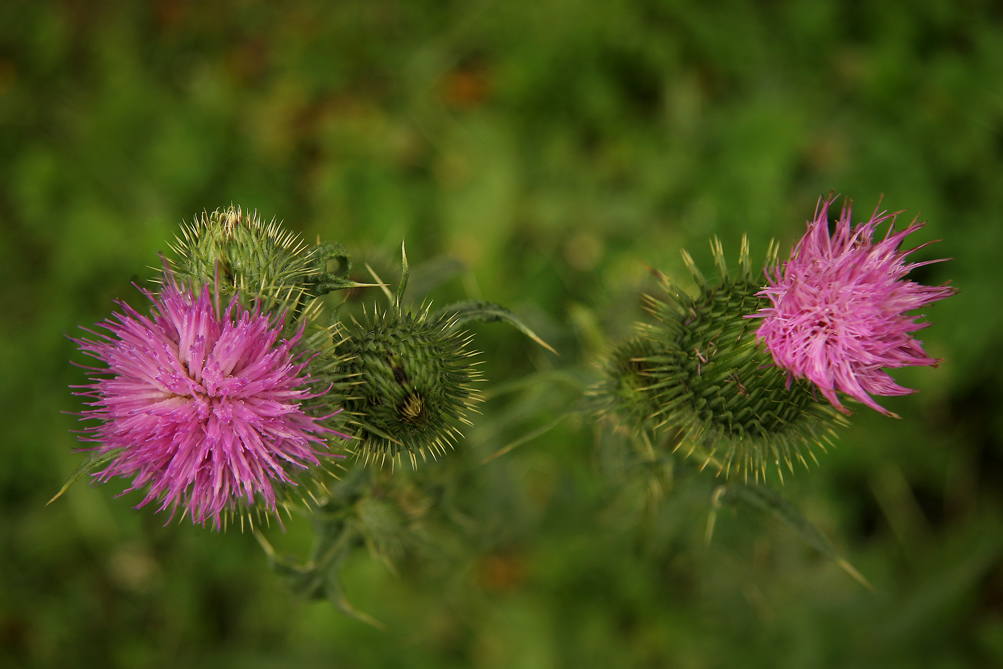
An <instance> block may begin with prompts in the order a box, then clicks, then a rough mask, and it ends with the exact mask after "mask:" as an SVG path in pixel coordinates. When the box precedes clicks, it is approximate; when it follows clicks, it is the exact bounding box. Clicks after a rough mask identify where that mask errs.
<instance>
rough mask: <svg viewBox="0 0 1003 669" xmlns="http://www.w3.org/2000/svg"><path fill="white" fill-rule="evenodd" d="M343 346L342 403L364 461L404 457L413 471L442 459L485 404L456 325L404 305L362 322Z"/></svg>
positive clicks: (464, 340)
mask: <svg viewBox="0 0 1003 669" xmlns="http://www.w3.org/2000/svg"><path fill="white" fill-rule="evenodd" d="M362 320H363V322H362V323H361V324H360V323H355V324H354V327H352V326H349V327H348V336H347V338H346V339H345V340H344V342H342V344H341V345H340V346H339V347H338V353H339V355H340V356H342V357H343V358H344V359H345V360H347V362H345V363H344V364H343V365H342V367H341V371H342V374H343V376H344V377H345V378H346V379H347V380H348V381H349V382H350V383H352V386H351V387H350V388H349V390H348V392H347V396H346V397H345V399H344V400H343V401H342V406H343V407H344V409H345V418H346V420H347V422H348V429H349V430H350V431H354V434H353V436H354V437H355V438H356V442H355V444H356V449H357V454H358V455H359V457H361V458H362V459H363V460H365V461H366V462H369V461H377V460H378V461H379V462H380V463H381V464H382V463H383V462H385V461H386V459H387V458H390V459H391V462H395V461H397V460H399V459H400V456H401V454H406V455H407V457H408V458H409V459H410V460H411V464H412V466H417V457H418V456H421V458H422V459H423V460H424V459H426V458H427V456H428V455H429V454H431V455H432V456H433V457H435V456H436V455H438V454H440V453H443V452H444V451H445V449H446V447H447V446H451V445H452V444H453V442H454V441H455V439H456V437H457V436H458V435H459V430H458V429H457V427H456V423H466V424H469V421H468V420H467V418H466V414H467V411H468V410H470V409H472V408H473V405H474V404H475V403H476V402H478V401H479V400H480V396H479V394H478V393H477V392H476V391H475V390H474V389H473V387H472V384H473V382H475V381H477V380H478V379H479V378H480V374H479V373H478V372H477V370H476V369H475V367H474V364H475V363H472V362H471V360H470V358H471V357H472V356H474V355H476V354H477V353H476V351H471V350H469V349H468V348H467V344H468V343H469V342H470V336H469V335H467V334H465V333H463V332H460V331H457V329H456V321H455V319H454V318H448V317H438V316H429V313H428V309H425V310H422V311H419V312H418V313H417V314H413V313H411V312H410V311H404V310H402V309H401V308H400V307H399V306H396V305H395V306H392V307H391V308H389V309H387V310H386V311H382V312H381V311H378V310H376V311H374V312H373V314H372V316H370V315H369V314H366V315H364V317H363V319H362Z"/></svg>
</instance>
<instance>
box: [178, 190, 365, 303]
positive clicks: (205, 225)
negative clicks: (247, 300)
mask: <svg viewBox="0 0 1003 669" xmlns="http://www.w3.org/2000/svg"><path fill="white" fill-rule="evenodd" d="M172 249H173V251H174V253H175V255H176V256H177V260H176V261H175V262H174V263H173V264H172V265H173V269H174V272H175V273H176V274H177V275H178V276H179V277H180V278H182V279H191V280H193V281H194V282H195V283H197V284H199V285H214V286H216V287H217V290H220V291H222V292H223V293H224V294H226V295H234V294H239V295H241V296H248V297H253V298H255V299H256V300H257V301H258V302H259V303H260V304H261V306H262V308H264V309H266V310H272V311H289V310H292V311H296V310H297V308H298V307H299V306H300V305H301V303H302V301H303V298H304V297H311V296H317V295H322V294H324V293H326V292H329V291H331V290H337V289H342V288H349V287H353V286H355V285H356V284H355V282H353V281H349V280H347V279H345V278H344V275H345V274H347V272H348V269H349V268H350V263H349V261H348V256H347V254H346V253H345V252H344V250H343V249H342V248H341V247H340V246H338V245H337V244H323V245H319V246H315V247H310V246H308V245H307V244H306V243H305V242H303V241H302V240H301V239H300V238H299V236H298V235H296V234H295V233H293V232H290V231H288V230H285V229H283V228H282V225H281V224H280V223H278V222H277V221H275V220H274V219H273V220H272V221H271V222H269V223H263V222H262V221H261V219H260V218H259V217H258V215H257V213H253V214H251V213H246V212H244V211H242V210H241V208H240V207H229V208H227V209H217V210H216V211H214V212H212V213H211V214H203V215H202V216H201V217H199V218H197V219H195V220H194V221H193V222H192V223H190V224H183V225H182V228H181V236H179V237H178V238H177V240H176V242H175V243H174V245H173V246H172ZM329 260H334V261H336V262H337V264H338V269H337V271H336V273H334V274H331V273H328V272H327V271H326V269H327V268H326V264H327V262H328V261H329Z"/></svg>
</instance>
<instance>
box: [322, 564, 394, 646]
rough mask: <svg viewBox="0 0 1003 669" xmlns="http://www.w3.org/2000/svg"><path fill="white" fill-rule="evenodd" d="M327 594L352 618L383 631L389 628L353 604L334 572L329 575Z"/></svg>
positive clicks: (338, 607) (336, 605) (339, 608)
mask: <svg viewBox="0 0 1003 669" xmlns="http://www.w3.org/2000/svg"><path fill="white" fill-rule="evenodd" d="M325 594H326V595H327V598H328V600H330V602H331V603H332V604H334V606H335V608H337V609H338V610H339V611H341V612H342V613H344V614H345V615H346V616H350V617H352V618H355V619H356V620H358V621H359V622H363V623H366V624H367V625H371V626H372V627H375V628H376V629H378V630H380V631H381V632H385V631H386V629H387V626H386V625H384V624H383V623H381V622H380V621H379V620H377V619H376V618H373V617H372V616H371V615H369V614H368V613H366V612H364V611H360V610H358V609H357V608H355V607H354V606H352V603H351V602H349V601H348V599H346V598H345V592H344V590H343V589H342V587H341V581H340V580H339V579H338V577H337V575H336V574H332V575H331V576H329V577H328V579H327V584H326V587H325Z"/></svg>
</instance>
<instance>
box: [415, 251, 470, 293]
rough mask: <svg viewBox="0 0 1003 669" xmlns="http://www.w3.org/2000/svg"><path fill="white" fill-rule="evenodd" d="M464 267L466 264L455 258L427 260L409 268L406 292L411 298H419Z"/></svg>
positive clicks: (458, 273)
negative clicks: (409, 276) (409, 273)
mask: <svg viewBox="0 0 1003 669" xmlns="http://www.w3.org/2000/svg"><path fill="white" fill-rule="evenodd" d="M466 269H467V266H466V265H464V264H463V263H462V262H461V261H459V260H457V259H456V258H449V257H442V258H436V259H434V260H429V261H428V262H425V263H422V264H421V265H419V266H417V267H415V268H413V269H412V270H411V278H410V280H409V282H408V291H407V294H408V296H410V298H411V299H421V298H423V297H425V296H426V295H427V294H428V293H430V292H432V291H433V290H435V289H436V288H438V287H439V286H441V285H442V284H443V283H445V282H446V281H448V280H450V279H452V278H453V277H455V276H459V275H460V274H462V273H463V272H464V271H465V270H466Z"/></svg>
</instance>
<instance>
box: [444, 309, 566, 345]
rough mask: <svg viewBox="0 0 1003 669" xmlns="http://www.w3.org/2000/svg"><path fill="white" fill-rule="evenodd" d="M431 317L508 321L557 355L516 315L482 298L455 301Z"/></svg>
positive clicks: (459, 320)
mask: <svg viewBox="0 0 1003 669" xmlns="http://www.w3.org/2000/svg"><path fill="white" fill-rule="evenodd" d="M433 317H434V318H435V317H444V318H448V317H452V318H455V319H456V322H457V323H467V322H470V321H479V322H481V323H496V322H498V321H502V322H505V323H508V324H509V325H511V326H512V327H514V328H515V329H517V330H518V331H519V332H521V333H523V334H524V335H526V336H527V337H529V338H530V339H532V340H533V341H535V342H536V343H537V344H539V345H540V346H542V347H543V348H545V349H547V350H548V351H550V352H551V353H553V354H554V355H557V351H555V350H554V349H553V348H552V347H551V346H550V344H548V343H547V342H545V341H543V340H542V339H540V337H539V336H537V334H536V333H535V332H533V331H532V330H530V329H529V327H528V326H527V325H526V324H525V323H523V322H522V321H521V320H520V319H519V317H518V316H516V315H515V314H513V313H512V312H511V311H509V310H508V309H506V308H505V307H503V306H501V305H500V304H495V303H494V302H486V301H484V300H470V301H468V302H455V303H453V304H450V305H449V306H447V307H443V308H442V309H439V310H438V311H436V312H435V314H433Z"/></svg>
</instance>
